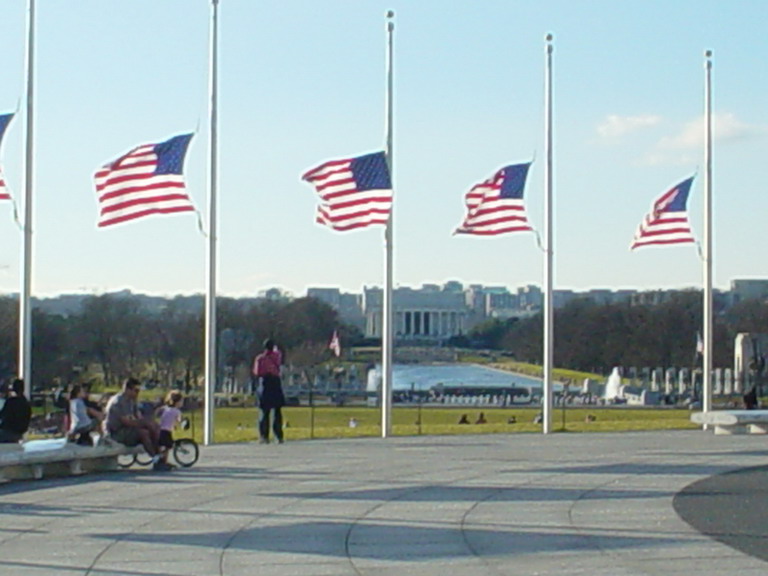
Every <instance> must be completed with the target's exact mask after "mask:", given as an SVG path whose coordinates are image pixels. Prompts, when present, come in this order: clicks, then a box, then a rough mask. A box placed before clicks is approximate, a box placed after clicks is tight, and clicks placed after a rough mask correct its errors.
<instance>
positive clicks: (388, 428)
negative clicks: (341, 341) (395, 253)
mask: <svg viewBox="0 0 768 576" xmlns="http://www.w3.org/2000/svg"><path fill="white" fill-rule="evenodd" d="M394 17H395V13H394V12H393V11H392V10H390V11H388V12H387V99H386V139H387V144H386V145H387V148H386V153H387V167H388V168H389V174H390V177H391V178H392V180H393V182H392V186H393V187H394V173H393V171H392V167H393V162H392V131H393V126H392V110H393V107H392V97H393V94H392V88H393V81H392V77H393V76H392V68H393V50H392V44H393V36H394V31H395V23H394V22H393V21H392V19H393V18H394ZM393 212H394V206H393V209H392V210H390V213H389V222H388V223H387V227H386V228H385V230H384V244H385V257H384V284H385V286H384V300H383V303H382V321H381V437H382V438H386V437H388V436H389V435H390V434H391V432H392V346H393V341H394V339H393V334H394V331H393V326H392V322H393V319H394V314H393V313H392V312H393V311H392V214H393Z"/></svg>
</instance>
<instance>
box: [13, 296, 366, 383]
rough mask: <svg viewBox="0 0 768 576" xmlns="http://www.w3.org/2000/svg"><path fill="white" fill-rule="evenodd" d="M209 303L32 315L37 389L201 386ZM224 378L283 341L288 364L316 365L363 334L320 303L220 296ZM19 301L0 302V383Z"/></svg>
mask: <svg viewBox="0 0 768 576" xmlns="http://www.w3.org/2000/svg"><path fill="white" fill-rule="evenodd" d="M202 308H203V299H202V297H200V298H199V305H198V303H197V302H196V303H195V306H193V307H192V309H190V306H189V299H188V298H186V299H182V298H174V299H169V300H167V302H166V304H165V306H163V307H162V308H161V309H160V310H159V311H158V310H149V309H147V307H146V306H144V305H143V304H142V301H141V300H140V299H139V298H137V297H135V296H133V295H128V296H125V295H115V294H103V295H98V296H88V297H85V298H84V300H83V302H82V306H81V308H80V310H79V311H78V312H76V313H72V314H67V315H64V314H52V313H48V312H44V311H41V310H39V309H33V312H32V382H33V385H34V387H35V388H36V389H40V388H49V387H51V386H55V385H59V384H60V385H66V384H68V383H70V382H73V381H85V380H89V381H92V382H95V383H96V384H97V385H99V384H101V385H104V386H107V387H116V386H118V385H119V383H120V381H121V380H123V379H124V378H126V377H127V376H129V375H130V376H137V377H139V378H142V379H144V380H153V381H155V382H157V383H158V385H161V386H172V385H178V384H179V383H183V384H184V386H185V387H186V388H187V389H190V387H191V386H194V385H196V384H197V383H199V382H200V380H201V377H202V375H203V371H204V367H203V361H204V350H203V347H204V333H205V326H204V319H203V312H202ZM217 309H218V311H217V312H218V313H217V332H218V337H217V342H218V373H219V375H220V376H219V380H221V375H223V374H226V373H233V372H234V370H235V369H236V368H242V367H247V366H250V363H251V361H252V359H253V357H254V355H255V354H256V353H257V352H258V351H259V349H260V347H261V342H263V340H264V339H266V338H268V337H269V338H274V339H276V340H277V341H278V342H279V343H280V345H281V346H282V347H283V348H284V349H285V351H286V353H287V356H288V358H289V359H293V360H295V361H297V362H304V363H316V362H318V361H320V359H323V358H327V357H328V341H329V339H330V337H331V334H332V333H333V331H334V330H339V331H340V333H341V335H342V341H344V342H349V341H350V339H352V340H354V339H356V338H360V337H361V335H360V334H359V331H357V330H356V329H355V328H353V327H349V326H344V325H342V324H341V323H340V321H339V318H338V314H337V313H336V311H335V310H333V309H332V308H331V307H329V306H328V305H327V304H324V303H323V302H320V301H319V300H316V299H313V298H297V299H293V300H288V299H280V300H263V299H258V300H256V299H234V298H218V299H217ZM18 314H19V311H18V301H17V300H16V299H13V298H10V297H3V298H0V379H2V378H8V377H10V376H12V375H14V374H16V373H17V360H18V336H17V335H18Z"/></svg>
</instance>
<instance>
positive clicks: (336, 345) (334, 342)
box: [328, 330, 341, 358]
mask: <svg viewBox="0 0 768 576" xmlns="http://www.w3.org/2000/svg"><path fill="white" fill-rule="evenodd" d="M328 348H329V349H330V350H331V352H333V355H334V356H336V358H338V357H339V356H341V340H339V333H338V332H337V331H336V330H334V331H333V336H331V341H330V343H329V344H328Z"/></svg>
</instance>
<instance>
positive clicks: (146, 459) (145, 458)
mask: <svg viewBox="0 0 768 576" xmlns="http://www.w3.org/2000/svg"><path fill="white" fill-rule="evenodd" d="M135 458H136V464H138V465H139V466H149V465H150V464H152V456H150V455H149V454H147V453H146V452H140V453H138V454H136V456H135Z"/></svg>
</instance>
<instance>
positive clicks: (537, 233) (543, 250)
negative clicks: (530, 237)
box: [531, 228, 546, 252]
mask: <svg viewBox="0 0 768 576" xmlns="http://www.w3.org/2000/svg"><path fill="white" fill-rule="evenodd" d="M531 230H532V231H533V233H534V234H535V235H536V244H538V245H539V249H540V250H541V251H542V252H545V251H546V250H545V249H544V244H542V243H541V234H539V231H538V230H536V228H532V229H531Z"/></svg>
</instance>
